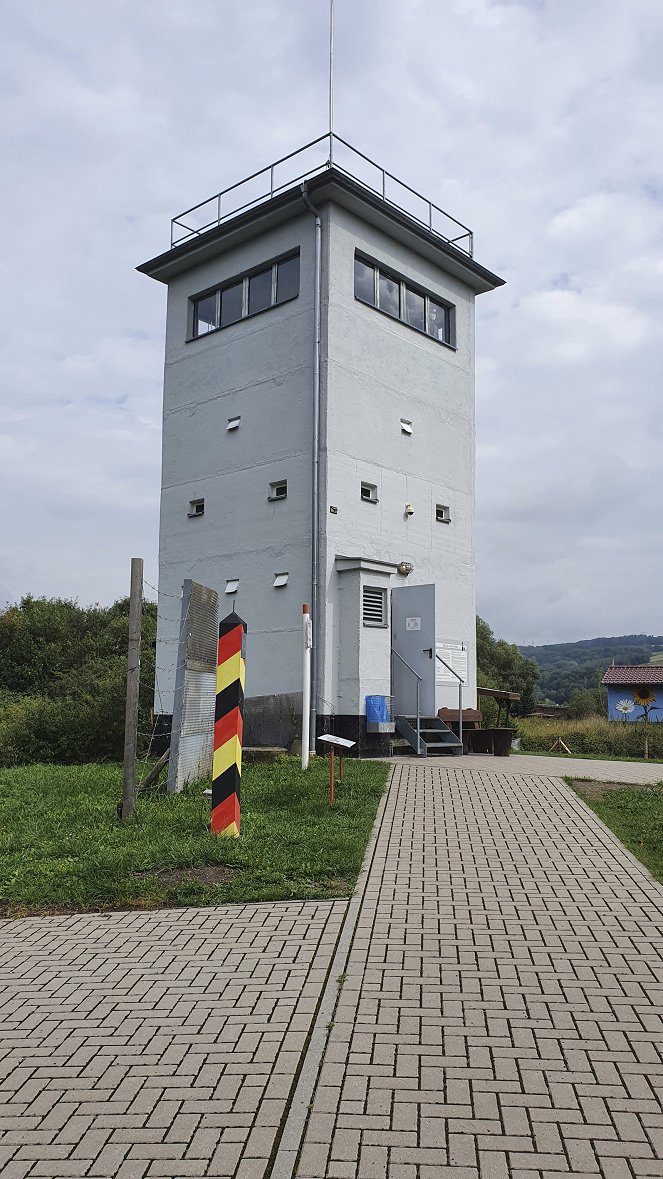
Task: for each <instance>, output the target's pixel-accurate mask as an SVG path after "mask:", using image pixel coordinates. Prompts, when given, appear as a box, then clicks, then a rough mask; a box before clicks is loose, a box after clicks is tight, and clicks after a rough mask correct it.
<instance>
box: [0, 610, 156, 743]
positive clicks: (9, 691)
mask: <svg viewBox="0 0 663 1179" xmlns="http://www.w3.org/2000/svg"><path fill="white" fill-rule="evenodd" d="M128 614H129V604H128V600H127V599H123V600H121V601H119V602H116V603H115V604H114V605H113V606H108V607H100V606H92V607H89V608H87V609H86V608H83V607H81V606H79V605H78V604H77V603H76V602H68V601H63V600H60V599H53V600H49V599H46V598H32V597H26V598H23V599H22V601H21V602H20V603H19V604H18V605H16V606H10V607H8V609H7V610H5V612H4V613H3V614H0V765H2V766H12V765H26V764H30V763H34V762H60V763H65V764H72V763H81V762H90V761H104V760H107V759H118V758H121V757H122V753H123V739H124V709H125V692H126V666H127V639H128ZM155 634H156V607H155V605H154V603H151V602H145V603H144V608H143V616H142V644H141V669H140V670H141V689H140V712H139V722H138V728H139V750H145V749H147V746H148V744H149V737H150V726H151V706H152V701H153V685H154V646H155Z"/></svg>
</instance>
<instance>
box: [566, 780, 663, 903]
mask: <svg viewBox="0 0 663 1179" xmlns="http://www.w3.org/2000/svg"><path fill="white" fill-rule="evenodd" d="M565 781H566V782H568V783H569V785H570V786H572V787H573V789H574V790H575V791H576V793H577V794H578V795H579V796H580V798H582V800H583V802H586V803H587V806H588V807H590V808H591V809H592V810H593V811H594V812H595V813H596V814H597V815H598V817H599V818H600V819H602V820H603V822H604V823H605V825H606V827H609V828H610V830H611V831H614V833H615V835H616V836H617V837H618V838H619V839H621V841H622V843H623V844H624V845H625V847H627V848H628V849H629V851H632V852H633V854H634V855H635V856H637V858H638V859H639V860H640V861H641V863H643V864H644V865H645V867H646V868H648V869H649V871H650V872H651V874H652V876H655V877H656V879H657V880H660V881H663V783H659V784H658V785H657V786H624V787H623V788H622V787H621V786H619V785H617V784H616V783H604V782H579V781H578V780H577V779H574V778H566V779H565Z"/></svg>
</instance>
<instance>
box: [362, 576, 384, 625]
mask: <svg viewBox="0 0 663 1179" xmlns="http://www.w3.org/2000/svg"><path fill="white" fill-rule="evenodd" d="M361 620H362V623H363V624H364V626H386V625H387V591H386V589H382V588H381V587H380V586H377V585H365V586H364V587H363V590H362V599H361Z"/></svg>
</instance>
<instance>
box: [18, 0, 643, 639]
mask: <svg viewBox="0 0 663 1179" xmlns="http://www.w3.org/2000/svg"><path fill="white" fill-rule="evenodd" d="M2 10H3V35H2V45H1V46H0V58H1V59H2V60H0V208H1V211H2V217H1V218H0V232H1V234H2V241H1V266H2V274H3V281H2V284H1V287H0V300H1V302H0V312H1V314H0V368H1V373H2V385H1V387H2V403H1V409H0V481H1V484H2V501H3V503H4V511H3V513H2V529H1V535H0V604H2V603H4V602H7V601H14V600H16V599H18V598H19V597H20V596H21V595H22V594H25V593H33V594H35V595H39V594H46V595H48V596H51V595H62V596H67V597H77V598H78V599H79V601H80V602H81V603H85V604H87V603H89V602H93V601H98V602H101V603H107V602H110V601H112V600H113V599H114V598H116V597H118V596H120V595H124V594H125V593H126V592H127V585H128V575H129V559H130V557H131V556H132V555H143V556H144V558H145V562H146V577H147V579H148V581H150V582H151V583H152V584H153V585H156V583H157V581H156V579H157V529H158V501H159V478H160V412H161V381H162V365H163V336H164V318H165V288H164V287H163V286H162V285H161V284H157V283H154V282H152V281H150V280H149V279H147V278H145V277H143V276H142V275H138V274H136V273H135V271H134V267H135V266H136V265H137V264H138V263H140V262H142V261H144V260H145V259H146V258H149V257H152V256H153V255H155V254H157V253H160V252H161V251H162V250H164V249H165V248H166V247H167V245H168V240H169V237H168V235H169V219H170V217H171V216H173V215H174V214H176V213H177V212H178V211H180V210H181V209H183V208H186V207H187V206H189V205H191V204H194V203H196V202H198V201H201V200H203V199H204V198H205V197H207V196H209V195H211V194H212V193H214V192H216V191H218V190H219V189H220V188H223V187H225V186H227V185H228V184H231V183H233V182H234V181H235V180H239V179H241V177H242V176H244V175H246V174H248V173H249V172H251V171H253V170H255V169H257V168H260V167H262V166H263V165H264V164H267V163H269V162H270V161H271V160H272V159H274V158H276V157H277V156H279V155H281V154H285V153H287V152H289V151H292V150H294V149H295V148H296V147H298V146H299V145H300V144H302V143H303V142H305V141H306V140H308V139H311V138H314V137H315V136H317V135H319V134H321V133H322V132H323V131H324V130H325V126H326V118H327V110H326V102H327V99H326V53H327V44H326V37H327V32H326V19H327V0H250V2H249V3H240V2H239V0H217V2H216V3H207V4H202V3H195V2H194V0H103V3H102V2H101V0H3V5H2ZM662 62H663V4H662V3H661V2H660V0H628V3H626V2H625V0H512V2H506V0H442V2H440V3H437V4H431V3H430V0H427V2H426V3H424V2H423V0H406V2H404V0H336V65H337V73H336V100H337V103H336V129H337V130H338V132H339V134H341V135H343V136H344V137H345V138H348V139H349V140H350V141H351V142H352V143H354V144H355V145H356V146H357V147H358V148H360V149H361V150H363V151H365V152H366V153H367V154H369V155H371V156H372V157H373V158H377V159H378V160H379V161H380V162H381V163H382V164H383V165H384V166H385V167H386V168H388V169H389V170H390V171H392V172H395V173H396V175H398V176H401V177H403V178H404V179H405V180H406V181H408V182H409V183H410V184H412V185H413V187H415V188H417V189H419V190H420V191H423V192H424V193H426V195H428V196H430V197H431V198H432V199H433V200H434V201H436V202H437V203H438V204H440V205H442V206H443V207H444V208H446V209H448V210H449V211H450V212H451V213H453V214H455V215H456V216H457V217H458V218H459V219H460V220H461V221H464V222H465V223H466V224H469V225H470V226H471V227H472V228H473V229H474V231H475V247H476V251H475V252H476V257H477V259H478V260H479V261H480V262H482V263H483V264H484V265H486V266H487V267H489V268H490V269H492V270H494V271H496V272H497V273H498V274H500V275H502V276H503V277H504V278H506V280H507V283H508V285H507V286H506V287H505V288H502V289H500V290H498V291H496V292H494V293H492V294H489V295H483V296H481V297H480V298H479V300H478V303H477V412H478V437H477V457H478V486H477V561H478V567H477V605H478V609H479V612H480V613H481V614H482V615H483V616H484V617H485V618H486V620H487V621H488V622H489V623H490V625H491V626H492V627H493V629H494V631H495V632H496V633H497V634H498V635H500V636H502V637H504V638H507V639H509V640H512V641H516V642H523V643H527V642H546V641H549V642H555V641H563V640H573V639H579V638H585V637H591V636H594V635H610V634H622V633H631V632H640V631H646V632H650V633H656V634H660V633H663V611H662V610H661V601H662V598H663V595H662V593H661V587H662V586H663V545H662V543H661V515H662V509H661V494H662V480H661V447H662V442H663V425H662V423H663V415H662V409H661V383H662V382H661V375H662V368H663V365H662V361H663V333H662V331H661V323H662V322H663V306H662V304H663V299H662V290H663V152H662V150H661V149H662V147H663V142H662V139H663V132H662V130H661V128H662V119H661V112H662V111H663V82H662V76H663V67H662V64H661V63H662Z"/></svg>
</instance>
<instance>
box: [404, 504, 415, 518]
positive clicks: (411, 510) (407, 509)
mask: <svg viewBox="0 0 663 1179" xmlns="http://www.w3.org/2000/svg"><path fill="white" fill-rule="evenodd" d="M405 515H406V516H414V508H413V507H412V504H406V505H405Z"/></svg>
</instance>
